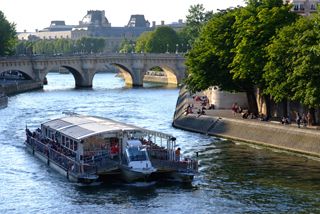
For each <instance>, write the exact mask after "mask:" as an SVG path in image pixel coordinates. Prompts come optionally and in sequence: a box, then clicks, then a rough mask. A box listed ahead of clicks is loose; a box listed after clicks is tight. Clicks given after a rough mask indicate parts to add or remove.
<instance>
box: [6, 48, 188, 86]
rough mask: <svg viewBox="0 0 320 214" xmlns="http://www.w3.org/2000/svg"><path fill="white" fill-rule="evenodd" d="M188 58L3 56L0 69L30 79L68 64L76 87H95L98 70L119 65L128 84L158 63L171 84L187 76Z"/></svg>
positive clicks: (137, 83) (39, 78)
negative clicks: (12, 71) (186, 63)
mask: <svg viewBox="0 0 320 214" xmlns="http://www.w3.org/2000/svg"><path fill="white" fill-rule="evenodd" d="M184 63H185V58H184V56H182V55H178V54H136V53H130V54H88V55H61V56H47V55H39V56H21V57H2V58H0V73H2V72H5V71H10V70H17V71H20V72H21V73H23V75H24V76H25V77H26V78H27V79H31V80H35V81H43V80H44V79H45V77H46V75H47V74H48V72H49V71H52V70H54V69H57V68H61V67H62V68H65V69H67V70H68V71H70V72H71V73H72V74H73V76H74V79H75V85H76V87H92V80H93V77H94V75H95V74H96V73H97V72H98V71H102V70H107V66H110V65H112V66H115V67H117V68H119V70H120V71H121V73H122V75H123V77H124V79H125V83H126V85H132V86H142V85H143V78H144V75H145V74H146V72H147V71H148V70H150V69H151V68H154V67H156V66H158V67H160V68H162V70H163V71H164V72H165V73H166V76H167V80H168V84H177V85H178V84H180V83H181V82H182V79H183V78H184V77H185V64H184Z"/></svg>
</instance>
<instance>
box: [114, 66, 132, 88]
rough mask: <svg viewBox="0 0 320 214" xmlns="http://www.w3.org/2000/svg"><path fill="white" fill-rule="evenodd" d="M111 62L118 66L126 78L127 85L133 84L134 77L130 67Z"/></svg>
mask: <svg viewBox="0 0 320 214" xmlns="http://www.w3.org/2000/svg"><path fill="white" fill-rule="evenodd" d="M110 64H111V65H114V66H116V67H117V68H118V69H119V70H120V72H121V74H122V76H123V78H124V82H125V84H126V85H127V86H132V85H133V77H132V73H131V71H130V69H128V68H127V67H126V66H124V65H122V64H119V63H110Z"/></svg>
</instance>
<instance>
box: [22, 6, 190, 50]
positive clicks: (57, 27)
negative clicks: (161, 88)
mask: <svg viewBox="0 0 320 214" xmlns="http://www.w3.org/2000/svg"><path fill="white" fill-rule="evenodd" d="M163 25H165V24H164V21H161V25H156V22H152V26H150V22H149V21H148V20H146V19H145V17H144V15H141V14H135V15H131V17H130V19H129V22H128V24H127V25H125V26H123V27H112V26H111V23H110V22H109V21H108V19H107V18H106V15H105V11H104V10H89V11H87V14H86V15H85V16H84V17H83V18H82V20H81V21H79V24H78V25H66V24H65V22H64V21H52V22H51V24H50V26H49V27H47V28H44V29H43V30H40V31H38V30H36V31H35V32H23V33H18V39H19V40H33V41H34V40H38V39H60V38H64V39H73V40H77V39H80V38H82V37H103V38H105V40H106V49H105V52H114V51H117V50H118V47H119V46H120V44H121V42H122V41H123V40H124V39H127V40H128V41H135V40H136V39H137V38H138V37H139V36H140V35H141V34H142V33H143V32H146V31H152V30H154V28H156V27H158V26H163ZM184 25H185V24H184V23H183V22H182V20H179V21H178V22H177V23H172V24H169V25H168V26H171V27H172V28H174V29H180V28H182V27H184Z"/></svg>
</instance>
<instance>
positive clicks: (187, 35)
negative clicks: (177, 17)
mask: <svg viewBox="0 0 320 214" xmlns="http://www.w3.org/2000/svg"><path fill="white" fill-rule="evenodd" d="M188 12H189V14H188V15H187V17H186V26H185V27H184V29H183V30H182V31H181V35H182V37H183V38H184V40H185V41H186V42H187V44H189V45H190V46H192V45H193V43H194V41H195V40H196V38H198V36H199V34H200V31H201V28H202V26H203V25H204V24H205V23H206V22H207V21H208V20H210V18H211V17H212V14H213V13H212V11H205V8H204V7H203V5H202V4H196V5H191V6H190V8H189V10H188Z"/></svg>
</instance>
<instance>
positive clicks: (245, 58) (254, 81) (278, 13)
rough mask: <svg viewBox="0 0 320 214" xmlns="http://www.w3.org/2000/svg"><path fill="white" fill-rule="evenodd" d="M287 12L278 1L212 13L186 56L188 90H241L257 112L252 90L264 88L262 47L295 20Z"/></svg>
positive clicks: (262, 0) (254, 0)
mask: <svg viewBox="0 0 320 214" xmlns="http://www.w3.org/2000/svg"><path fill="white" fill-rule="evenodd" d="M290 9H291V6H289V5H283V2H282V0H271V1H269V0H249V1H247V5H246V6H245V7H239V8H234V9H228V10H225V11H220V12H218V13H216V14H214V15H213V16H212V18H211V19H210V21H208V22H207V23H206V24H205V25H204V27H203V28H202V30H201V32H200V36H199V37H198V38H197V39H196V41H195V43H194V46H193V48H192V50H191V52H190V54H189V55H188V57H187V68H188V77H187V78H186V83H187V85H188V88H189V89H192V90H203V89H206V88H208V87H209V86H219V87H220V88H221V89H222V90H235V91H245V92H246V93H247V96H248V103H249V108H250V109H251V110H252V111H253V112H257V104H256V99H255V97H254V88H255V87H259V88H260V89H261V91H262V92H264V89H265V86H266V82H265V81H264V79H263V74H264V67H265V65H266V64H267V60H268V58H267V53H266V47H267V46H268V44H270V43H271V41H272V38H273V36H274V35H276V32H277V31H278V30H279V29H281V28H282V27H284V26H286V25H288V24H290V23H292V22H294V21H295V20H296V17H297V15H296V14H294V13H292V12H290Z"/></svg>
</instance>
